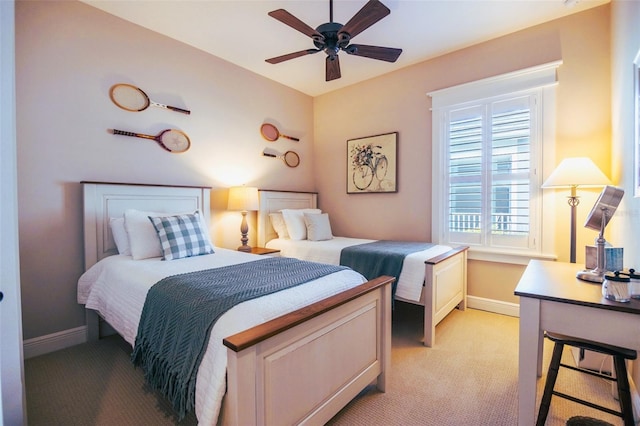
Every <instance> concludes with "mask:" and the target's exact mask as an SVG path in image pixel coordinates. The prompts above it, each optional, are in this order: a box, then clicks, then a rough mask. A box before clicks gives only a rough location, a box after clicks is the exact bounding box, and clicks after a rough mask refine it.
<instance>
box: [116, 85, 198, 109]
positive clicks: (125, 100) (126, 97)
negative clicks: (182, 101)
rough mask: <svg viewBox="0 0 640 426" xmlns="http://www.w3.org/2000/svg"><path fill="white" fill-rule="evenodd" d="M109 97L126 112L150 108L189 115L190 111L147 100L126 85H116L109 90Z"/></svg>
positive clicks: (141, 92)
mask: <svg viewBox="0 0 640 426" xmlns="http://www.w3.org/2000/svg"><path fill="white" fill-rule="evenodd" d="M109 97H110V98H111V101H113V103H114V104H116V105H117V106H118V107H120V108H122V109H124V110H127V111H134V112H140V111H144V110H145V109H147V108H149V107H150V106H154V107H158V108H164V109H169V110H171V111H176V112H181V113H182V114H191V111H189V110H187V109H182V108H178V107H174V106H170V105H165V104H160V103H158V102H154V101H152V100H151V99H149V96H147V94H146V93H145V92H144V91H143V90H142V89H140V88H139V87H136V86H133V85H131V84H126V83H118V84H114V85H113V86H111V89H109Z"/></svg>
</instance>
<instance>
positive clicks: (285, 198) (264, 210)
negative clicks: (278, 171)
mask: <svg viewBox="0 0 640 426" xmlns="http://www.w3.org/2000/svg"><path fill="white" fill-rule="evenodd" d="M258 194H259V196H260V207H259V210H258V246H259V247H264V246H265V244H266V243H267V242H269V241H271V240H273V239H274V238H278V234H276V231H275V230H274V229H273V226H271V221H270V220H269V213H274V212H278V211H280V210H282V209H315V208H317V206H318V193H316V192H289V191H268V190H262V189H261V190H259V191H258Z"/></svg>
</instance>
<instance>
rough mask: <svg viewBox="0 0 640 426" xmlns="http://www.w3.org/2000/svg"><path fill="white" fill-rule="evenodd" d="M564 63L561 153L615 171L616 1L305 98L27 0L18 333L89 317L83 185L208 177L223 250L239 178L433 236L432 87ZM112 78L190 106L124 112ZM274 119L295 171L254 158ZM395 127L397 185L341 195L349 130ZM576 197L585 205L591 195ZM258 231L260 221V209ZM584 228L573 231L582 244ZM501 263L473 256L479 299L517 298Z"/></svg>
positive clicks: (228, 242) (389, 229)
mask: <svg viewBox="0 0 640 426" xmlns="http://www.w3.org/2000/svg"><path fill="white" fill-rule="evenodd" d="M169 52H170V53H171V57H169V56H168V53H169ZM557 59H562V60H563V61H564V65H562V67H561V68H560V72H559V76H560V88H559V99H558V100H559V108H560V111H559V117H560V119H559V123H558V131H557V137H558V147H557V150H556V154H557V157H558V161H559V159H560V158H561V155H565V154H566V153H567V152H569V150H570V147H572V146H573V147H574V148H575V147H576V146H574V145H579V148H580V149H581V151H582V153H584V154H587V155H593V156H594V160H595V161H596V162H597V164H598V165H599V166H600V167H601V168H602V169H603V171H604V172H605V173H607V174H608V173H609V172H610V166H609V162H610V158H609V151H608V145H609V143H610V142H609V136H608V135H609V133H610V126H611V125H610V109H611V106H610V99H609V93H608V91H609V81H610V76H609V6H603V7H600V8H596V9H593V10H589V11H586V12H583V13H580V14H577V15H574V16H570V17H567V18H564V19H562V20H559V21H555V22H551V23H548V24H544V25H540V26H538V27H535V28H532V29H529V30H526V31H522V32H519V33H515V34H512V35H509V36H505V37H502V38H499V39H496V40H493V41H490V42H487V43H483V44H480V45H478V46H474V47H473V48H469V49H464V50H461V51H457V52H453V53H451V54H448V55H445V56H442V57H439V58H435V59H433V60H430V61H427V62H424V63H420V64H416V65H414V66H412V67H409V68H407V69H405V70H401V71H398V72H395V73H392V74H389V75H387V76H384V77H380V78H377V79H374V80H371V81H368V82H365V83H362V84H359V85H355V86H351V87H348V88H345V89H342V90H340V91H337V92H333V93H330V94H327V95H324V96H321V97H318V98H315V99H312V98H310V97H308V96H306V95H303V94H301V93H299V92H297V91H294V90H291V89H288V88H285V87H283V86H281V85H279V84H276V83H273V82H271V81H269V80H266V79H263V78H261V77H258V76H256V75H254V74H252V73H250V72H248V71H245V70H242V69H240V68H238V67H236V66H234V65H231V64H229V63H227V62H225V61H223V60H220V59H218V58H215V57H212V56H210V55H208V54H205V53H204V52H201V51H199V50H197V49H194V48H192V47H189V46H186V45H184V44H181V43H178V42H176V41H174V40H171V39H168V38H166V37H163V36H160V35H158V34H155V33H153V32H150V31H148V30H146V29H143V28H141V27H138V26H135V25H133V24H130V23H128V22H126V21H123V20H120V19H119V18H116V17H113V16H111V15H109V14H106V13H104V12H101V11H99V10H97V9H94V8H92V7H90V6H88V5H85V4H83V3H79V2H47V1H24V0H20V1H18V2H17V3H16V67H17V70H16V78H17V81H16V85H17V87H16V89H17V99H18V101H17V142H18V198H19V200H18V202H19V214H20V219H19V221H20V223H19V226H20V235H19V236H20V256H21V281H22V299H23V318H24V319H23V329H24V337H25V338H26V339H29V338H32V337H37V336H43V335H47V334H50V333H54V332H57V331H62V330H67V329H71V328H74V327H78V326H81V325H83V324H84V313H83V309H82V308H81V307H80V306H79V305H77V303H76V301H75V287H76V281H77V278H78V276H79V275H80V274H81V272H82V270H83V265H82V261H81V256H82V250H83V247H82V227H81V217H82V216H81V214H82V211H81V189H80V185H79V184H78V182H79V181H81V180H103V181H118V182H141V183H172V184H203V185H211V186H212V187H213V188H214V191H213V192H212V208H213V215H214V216H213V217H214V227H213V228H212V230H211V232H212V234H213V235H214V237H215V240H216V243H217V244H218V245H220V246H224V247H230V248H234V247H236V246H237V245H238V239H239V238H238V237H239V235H238V228H239V221H240V219H239V215H237V214H234V213H225V212H223V210H224V209H225V205H226V188H227V187H228V186H231V185H236V184H242V183H246V184H249V185H256V186H259V187H261V188H269V189H281V190H302V191H314V190H318V191H319V193H320V197H319V200H320V206H321V207H322V208H323V209H324V210H326V211H329V212H330V213H331V217H332V225H333V227H334V232H335V233H336V234H343V235H353V236H361V235H363V236H367V237H373V238H397V239H409V238H412V239H413V238H416V239H429V238H430V234H431V225H430V220H431V217H430V210H431V190H430V188H431V184H432V183H431V136H430V135H431V123H430V120H431V115H430V112H429V105H430V99H429V98H428V97H427V96H426V93H427V92H429V91H431V90H434V89H439V88H443V87H447V86H450V85H455V84H459V83H462V82H466V81H472V80H476V79H479V78H484V77H489V76H492V75H495V74H500V73H504V72H509V71H513V70H517V69H520V68H525V67H528V66H533V65H538V64H540V63H545V62H549V61H553V60H557ZM119 81H123V82H129V83H133V84H137V85H140V86H141V87H143V88H144V89H145V90H147V92H148V93H149V94H150V95H151V97H152V98H158V99H157V100H159V101H160V100H164V101H165V103H172V102H173V103H176V104H177V105H178V106H180V105H183V106H184V107H186V108H189V109H191V110H192V111H193V112H192V115H191V116H182V115H180V114H176V113H170V112H168V111H163V110H160V109H153V110H149V111H145V112H142V113H129V112H125V111H122V110H119V109H118V108H116V107H115V106H114V105H112V104H111V102H110V101H109V99H108V96H107V93H108V88H109V87H110V85H111V84H113V83H115V82H119ZM574 82H575V83H574ZM575 111H582V112H583V113H584V114H585V117H586V118H585V122H584V123H582V125H580V126H578V125H577V124H576V121H575V120H576V119H575V117H573V116H572V114H573V112H575ZM565 117H571V119H569V118H565ZM265 120H271V121H273V122H275V123H276V124H277V125H278V126H279V127H280V129H281V131H282V132H283V133H286V134H292V135H296V136H298V137H300V138H301V139H302V142H303V143H301V144H297V145H296V146H295V148H296V150H297V151H298V152H299V153H300V155H301V158H302V164H301V166H300V167H298V168H297V169H287V168H286V167H284V165H283V164H281V162H279V161H274V160H270V159H267V158H263V157H262V156H261V152H262V150H263V149H264V148H265V147H266V146H269V145H268V143H267V142H265V141H263V140H262V139H261V138H260V136H259V133H258V127H259V125H260V124H261V123H262V122H263V121H265ZM585 126H588V127H586V129H588V130H589V132H588V133H589V135H593V139H592V140H589V141H585V142H584V143H582V142H576V141H581V140H582V138H583V137H584V135H583V134H581V133H586V132H585ZM112 127H116V128H124V129H125V130H126V129H131V130H136V131H140V132H143V133H156V132H157V131H159V130H160V129H162V128H165V127H177V128H181V129H183V130H185V131H186V132H187V133H188V134H189V136H190V137H191V139H192V142H193V147H192V149H191V150H190V151H189V152H187V153H185V154H181V155H171V154H168V153H165V152H164V151H162V150H161V149H159V148H158V147H156V146H154V143H153V142H150V141H145V140H142V139H134V138H125V137H121V138H118V137H115V136H113V135H110V134H108V133H106V129H107V128H112ZM389 131H398V132H399V147H400V151H399V158H398V161H399V169H400V172H399V173H400V175H399V192H398V193H396V194H385V195H363V194H358V195H350V196H347V195H346V194H345V187H346V181H345V174H346V159H345V158H346V140H347V139H350V138H354V137H361V136H367V135H373V134H379V133H384V132H389ZM603 139H606V140H604V141H603ZM603 143H604V146H603V145H602V144H603ZM289 144H291V142H288V141H279V142H278V143H277V145H271V146H273V147H276V148H277V149H280V150H282V151H285V150H287V149H290V148H291V145H289ZM572 155H573V154H572ZM548 172H549V171H546V172H545V173H547V174H548ZM596 195H597V193H596V194H594V195H593V196H594V197H595V196H596ZM558 200H559V202H558V219H557V221H558V223H557V224H556V227H557V229H566V223H565V222H568V212H567V211H566V210H565V209H564V207H565V205H564V204H563V203H564V196H563V194H558ZM583 203H584V204H585V205H589V201H587V200H583ZM581 214H582V215H583V216H584V215H586V212H584V211H583V212H582V213H581ZM580 220H581V219H580V217H579V221H580ZM250 226H251V227H252V228H253V229H255V228H254V227H255V216H253V217H252V218H251V220H250ZM251 237H252V239H253V238H255V234H253V233H252V234H251ZM591 238H592V236H591V235H590V234H588V235H587V234H585V233H584V232H580V233H579V234H578V245H579V247H580V246H582V245H584V244H586V243H587V240H590V239H591ZM567 240H568V236H566V235H564V234H562V233H558V236H557V238H556V242H557V253H558V255H559V257H560V259H561V260H566V258H568V243H567V242H566V241H567ZM579 255H580V252H579ZM579 261H580V258H579ZM500 266H501V265H496V264H479V263H478V262H474V261H471V262H470V264H469V291H470V294H472V295H475V296H479V297H486V298H492V299H499V300H505V301H517V300H515V298H514V297H513V295H512V293H513V287H514V286H515V282H516V281H517V277H518V272H519V270H518V268H521V267H519V266H513V265H509V266H508V273H507V274H506V276H504V277H502V278H503V279H501V280H496V279H495V278H496V276H497V275H496V271H504V270H506V269H505V268H504V267H503V268H502V269H498V267H500Z"/></svg>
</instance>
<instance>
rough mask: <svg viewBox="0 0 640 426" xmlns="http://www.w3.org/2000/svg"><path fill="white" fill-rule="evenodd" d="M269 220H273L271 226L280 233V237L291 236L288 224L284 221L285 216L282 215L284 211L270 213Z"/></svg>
mask: <svg viewBox="0 0 640 426" xmlns="http://www.w3.org/2000/svg"><path fill="white" fill-rule="evenodd" d="M269 220H270V221H271V226H273V229H274V231H276V234H278V238H289V233H288V232H287V224H286V223H284V217H282V213H280V212H276V213H269Z"/></svg>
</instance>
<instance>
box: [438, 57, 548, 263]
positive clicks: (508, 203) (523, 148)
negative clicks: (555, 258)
mask: <svg viewBox="0 0 640 426" xmlns="http://www.w3.org/2000/svg"><path fill="white" fill-rule="evenodd" d="M558 65H559V63H554V64H551V65H548V66H542V67H539V68H535V69H531V70H524V71H521V72H518V73H512V74H508V75H505V76H500V77H494V78H492V79H488V80H483V81H481V82H477V83H470V84H466V85H462V86H456V87H453V88H449V89H443V90H440V91H437V92H433V93H430V94H429V95H430V96H432V98H433V153H434V155H433V182H434V183H435V182H438V184H434V188H433V213H432V216H433V224H432V229H433V237H434V241H436V242H438V243H440V244H449V245H460V244H464V245H468V246H470V256H471V257H472V258H474V257H473V256H474V253H475V256H476V258H482V256H479V255H478V253H485V257H484V258H486V259H488V260H500V261H505V259H500V255H505V256H507V257H509V256H510V257H513V256H514V255H515V256H523V257H531V256H540V255H541V254H542V253H543V251H546V250H545V248H544V244H543V234H542V226H541V223H542V218H543V215H542V209H541V207H542V193H541V189H540V185H541V176H542V173H541V171H542V170H541V165H542V163H543V149H542V148H543V145H544V146H545V149H548V148H550V145H551V144H552V141H553V137H552V132H549V131H548V129H552V128H554V123H553V121H554V114H553V110H554V108H553V104H554V96H553V95H554V89H553V87H554V83H555V69H556V68H557V66H558ZM545 128H546V129H547V130H546V131H545ZM545 136H548V137H545ZM543 141H544V144H543ZM549 151H551V150H550V149H549ZM487 255H488V256H489V257H486V256H487ZM503 257H504V256H503ZM527 260H528V259H527ZM522 262H524V260H522V259H521V260H519V261H518V263H522Z"/></svg>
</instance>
